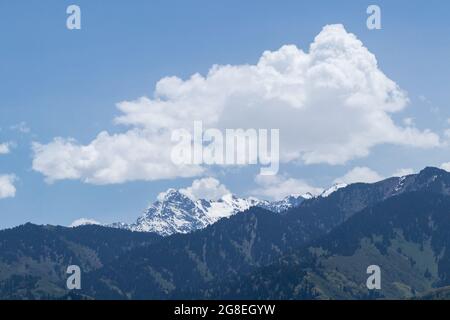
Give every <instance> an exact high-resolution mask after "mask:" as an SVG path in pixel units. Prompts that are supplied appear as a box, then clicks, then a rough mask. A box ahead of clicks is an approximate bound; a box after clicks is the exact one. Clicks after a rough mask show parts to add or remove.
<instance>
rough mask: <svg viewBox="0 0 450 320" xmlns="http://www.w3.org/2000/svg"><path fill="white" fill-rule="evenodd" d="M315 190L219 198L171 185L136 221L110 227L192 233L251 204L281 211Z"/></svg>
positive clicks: (165, 233) (231, 195) (156, 231)
mask: <svg viewBox="0 0 450 320" xmlns="http://www.w3.org/2000/svg"><path fill="white" fill-rule="evenodd" d="M312 197H313V196H312V195H311V194H304V195H290V196H287V197H285V198H284V199H282V200H278V201H267V200H259V199H256V198H254V197H250V198H239V197H237V196H235V195H233V194H226V195H224V196H222V197H221V198H220V199H218V200H207V199H194V198H193V197H192V196H190V195H188V194H186V193H185V192H183V191H180V190H175V189H169V190H167V191H166V192H163V193H161V194H160V195H159V196H158V200H157V201H155V202H154V203H153V204H152V205H151V206H150V207H149V208H148V209H147V210H145V212H144V214H143V215H141V216H140V217H139V218H138V219H137V221H136V222H135V223H132V224H127V223H123V222H116V223H112V224H109V225H107V226H108V227H113V228H119V229H125V230H131V231H139V232H154V233H157V234H159V235H161V236H170V235H172V234H175V233H182V234H186V233H190V232H193V231H195V230H199V229H203V228H206V227H207V226H209V225H211V224H214V223H216V222H217V221H219V220H220V219H223V218H229V217H231V216H232V215H235V214H237V213H238V212H243V211H245V210H247V209H249V208H251V207H260V208H264V209H267V210H269V211H273V212H276V213H280V212H283V211H286V210H288V209H290V208H293V207H296V206H299V205H300V204H301V203H302V202H303V201H304V200H305V199H310V198H312Z"/></svg>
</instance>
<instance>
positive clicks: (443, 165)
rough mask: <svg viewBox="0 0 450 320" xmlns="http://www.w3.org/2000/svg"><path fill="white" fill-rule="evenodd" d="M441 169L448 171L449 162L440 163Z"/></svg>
mask: <svg viewBox="0 0 450 320" xmlns="http://www.w3.org/2000/svg"><path fill="white" fill-rule="evenodd" d="M441 169H444V170H445V171H448V172H450V162H446V163H443V164H441Z"/></svg>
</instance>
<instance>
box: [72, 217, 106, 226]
mask: <svg viewBox="0 0 450 320" xmlns="http://www.w3.org/2000/svg"><path fill="white" fill-rule="evenodd" d="M85 225H101V223H100V222H98V221H95V220H93V219H87V218H80V219H77V220H75V221H73V222H72V223H71V224H70V226H69V227H70V228H75V227H79V226H85Z"/></svg>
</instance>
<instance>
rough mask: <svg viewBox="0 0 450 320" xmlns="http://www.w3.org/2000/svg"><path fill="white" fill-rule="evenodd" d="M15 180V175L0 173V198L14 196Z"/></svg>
mask: <svg viewBox="0 0 450 320" xmlns="http://www.w3.org/2000/svg"><path fill="white" fill-rule="evenodd" d="M15 180H16V177H15V176H14V175H12V174H8V175H0V199H4V198H14V197H15V196H16V187H15V186H14V182H15Z"/></svg>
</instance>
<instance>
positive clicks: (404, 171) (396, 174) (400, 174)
mask: <svg viewBox="0 0 450 320" xmlns="http://www.w3.org/2000/svg"><path fill="white" fill-rule="evenodd" d="M414 173H415V171H414V169H412V168H401V169H398V170H397V171H395V172H394V173H393V174H392V176H393V177H404V176H407V175H410V174H414Z"/></svg>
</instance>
